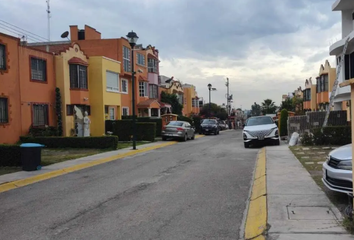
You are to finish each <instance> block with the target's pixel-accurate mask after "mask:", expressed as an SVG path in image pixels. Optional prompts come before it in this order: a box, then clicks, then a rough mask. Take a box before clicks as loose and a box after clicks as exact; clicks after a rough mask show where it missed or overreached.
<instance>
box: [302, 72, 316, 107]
mask: <svg viewBox="0 0 354 240" xmlns="http://www.w3.org/2000/svg"><path fill="white" fill-rule="evenodd" d="M316 108H317V98H316V84H313V83H312V78H311V77H310V78H309V79H306V81H305V89H304V90H303V109H304V110H305V111H316Z"/></svg>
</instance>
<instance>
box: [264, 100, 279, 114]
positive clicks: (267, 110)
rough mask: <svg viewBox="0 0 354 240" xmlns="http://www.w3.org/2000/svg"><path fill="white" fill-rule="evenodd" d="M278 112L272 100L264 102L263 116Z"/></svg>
mask: <svg viewBox="0 0 354 240" xmlns="http://www.w3.org/2000/svg"><path fill="white" fill-rule="evenodd" d="M276 110H277V106H276V105H275V103H274V102H273V100H272V99H266V100H264V101H263V102H262V113H263V115H266V114H274V113H275V111H276Z"/></svg>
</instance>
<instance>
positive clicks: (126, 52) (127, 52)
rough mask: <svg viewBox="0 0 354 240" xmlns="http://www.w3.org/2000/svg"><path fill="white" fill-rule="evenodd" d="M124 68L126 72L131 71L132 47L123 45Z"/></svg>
mask: <svg viewBox="0 0 354 240" xmlns="http://www.w3.org/2000/svg"><path fill="white" fill-rule="evenodd" d="M123 68H124V71H125V72H131V64H130V49H129V48H127V47H126V46H123Z"/></svg>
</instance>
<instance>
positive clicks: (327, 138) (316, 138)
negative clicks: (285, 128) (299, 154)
mask: <svg viewBox="0 0 354 240" xmlns="http://www.w3.org/2000/svg"><path fill="white" fill-rule="evenodd" d="M351 134H352V131H351V126H328V127H325V128H323V132H322V130H321V128H314V129H312V130H311V134H307V133H306V134H303V135H302V144H303V145H308V146H311V145H337V146H341V145H346V144H349V143H351V142H352V139H351Z"/></svg>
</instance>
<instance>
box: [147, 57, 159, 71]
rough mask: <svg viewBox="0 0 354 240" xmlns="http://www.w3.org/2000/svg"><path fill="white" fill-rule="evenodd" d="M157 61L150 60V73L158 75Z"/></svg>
mask: <svg viewBox="0 0 354 240" xmlns="http://www.w3.org/2000/svg"><path fill="white" fill-rule="evenodd" d="M157 61H158V60H156V59H153V58H148V72H151V73H157V63H158V62H157Z"/></svg>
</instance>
